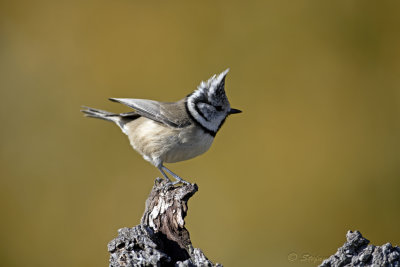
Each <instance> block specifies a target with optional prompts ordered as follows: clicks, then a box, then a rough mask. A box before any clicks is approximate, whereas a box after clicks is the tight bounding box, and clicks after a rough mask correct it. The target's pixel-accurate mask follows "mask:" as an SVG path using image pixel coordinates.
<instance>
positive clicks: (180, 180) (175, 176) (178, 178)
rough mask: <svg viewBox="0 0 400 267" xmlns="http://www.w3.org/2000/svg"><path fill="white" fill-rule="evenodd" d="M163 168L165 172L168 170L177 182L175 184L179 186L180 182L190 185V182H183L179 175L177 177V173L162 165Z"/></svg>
mask: <svg viewBox="0 0 400 267" xmlns="http://www.w3.org/2000/svg"><path fill="white" fill-rule="evenodd" d="M161 168H162V169H163V170H166V171H167V172H168V173H169V174H171V175H172V176H173V177H174V178H175V179H176V180H177V181H176V182H174V183H173V184H177V183H179V182H181V183H184V184H190V183H189V182H187V181H185V180H183V179H182V178H181V177H179V176H178V175H176V174H175V173H173V172H172V171H171V170H170V169H168V168H167V167H165V166H164V165H161Z"/></svg>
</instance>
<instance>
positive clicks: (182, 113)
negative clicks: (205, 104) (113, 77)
mask: <svg viewBox="0 0 400 267" xmlns="http://www.w3.org/2000/svg"><path fill="white" fill-rule="evenodd" d="M110 100H111V101H114V102H118V103H121V104H124V105H127V106H128V107H131V108H133V109H135V111H136V113H137V114H139V115H141V116H143V117H146V118H148V119H152V120H154V121H157V122H160V123H164V124H166V125H168V126H171V127H175V128H182V127H186V126H188V125H190V124H191V121H190V118H189V116H188V114H187V112H186V107H185V102H184V100H181V101H179V102H173V103H165V102H158V101H154V100H147V99H132V98H110Z"/></svg>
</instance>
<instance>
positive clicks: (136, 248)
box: [108, 178, 222, 267]
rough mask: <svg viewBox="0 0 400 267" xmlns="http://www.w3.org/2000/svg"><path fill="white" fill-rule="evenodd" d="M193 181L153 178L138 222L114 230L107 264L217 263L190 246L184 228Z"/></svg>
mask: <svg viewBox="0 0 400 267" xmlns="http://www.w3.org/2000/svg"><path fill="white" fill-rule="evenodd" d="M197 190H198V187H197V185H196V184H183V185H178V186H173V185H172V184H168V183H167V182H166V181H165V180H164V179H160V178H157V179H156V180H155V183H154V186H153V188H152V190H151V192H150V195H149V197H148V198H147V200H146V208H145V211H144V213H143V216H142V219H141V223H140V224H139V225H137V226H135V227H133V228H122V229H119V230H118V236H117V237H116V238H115V239H113V240H112V241H111V242H110V243H109V244H108V251H109V252H110V254H111V255H110V267H125V266H126V267H133V266H177V267H178V266H179V267H186V266H187V267H189V266H190V267H192V266H193V267H194V266H210V267H213V266H216V267H218V266H220V267H222V265H220V264H218V263H217V264H216V265H214V264H213V263H212V262H211V261H209V260H208V259H207V257H206V256H205V255H204V254H203V252H202V251H201V250H200V249H198V248H193V246H192V242H191V241H190V235H189V231H188V230H187V229H186V228H185V221H184V219H185V217H186V213H187V210H188V206H187V202H188V200H189V199H190V198H191V197H192V196H193V195H194V194H195V193H196V192H197Z"/></svg>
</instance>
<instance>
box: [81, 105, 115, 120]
mask: <svg viewBox="0 0 400 267" xmlns="http://www.w3.org/2000/svg"><path fill="white" fill-rule="evenodd" d="M83 108H84V109H82V110H81V111H82V112H83V113H84V114H85V116H86V117H90V118H98V119H102V120H106V121H112V122H115V123H118V121H119V120H120V116H119V114H117V113H111V112H108V111H105V110H101V109H95V108H89V107H85V106H83Z"/></svg>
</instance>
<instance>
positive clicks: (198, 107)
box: [186, 69, 231, 136]
mask: <svg viewBox="0 0 400 267" xmlns="http://www.w3.org/2000/svg"><path fill="white" fill-rule="evenodd" d="M228 71H229V69H227V70H225V71H223V72H222V73H220V74H219V75H214V76H212V77H211V78H210V79H208V81H206V82H204V81H203V82H201V83H200V85H199V86H198V87H197V90H195V91H194V92H193V93H192V94H190V95H189V96H188V98H187V102H186V105H187V109H188V112H189V114H190V116H191V117H192V119H193V120H195V121H196V122H197V123H198V124H199V125H200V126H201V127H202V128H203V129H204V130H205V131H206V132H208V133H210V134H211V135H213V136H215V135H216V133H217V132H218V130H219V129H220V128H221V126H222V124H223V123H224V121H225V119H226V117H227V116H228V113H229V111H230V109H231V107H230V104H229V101H228V98H227V97H226V94H225V76H226V74H227V73H228Z"/></svg>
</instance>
